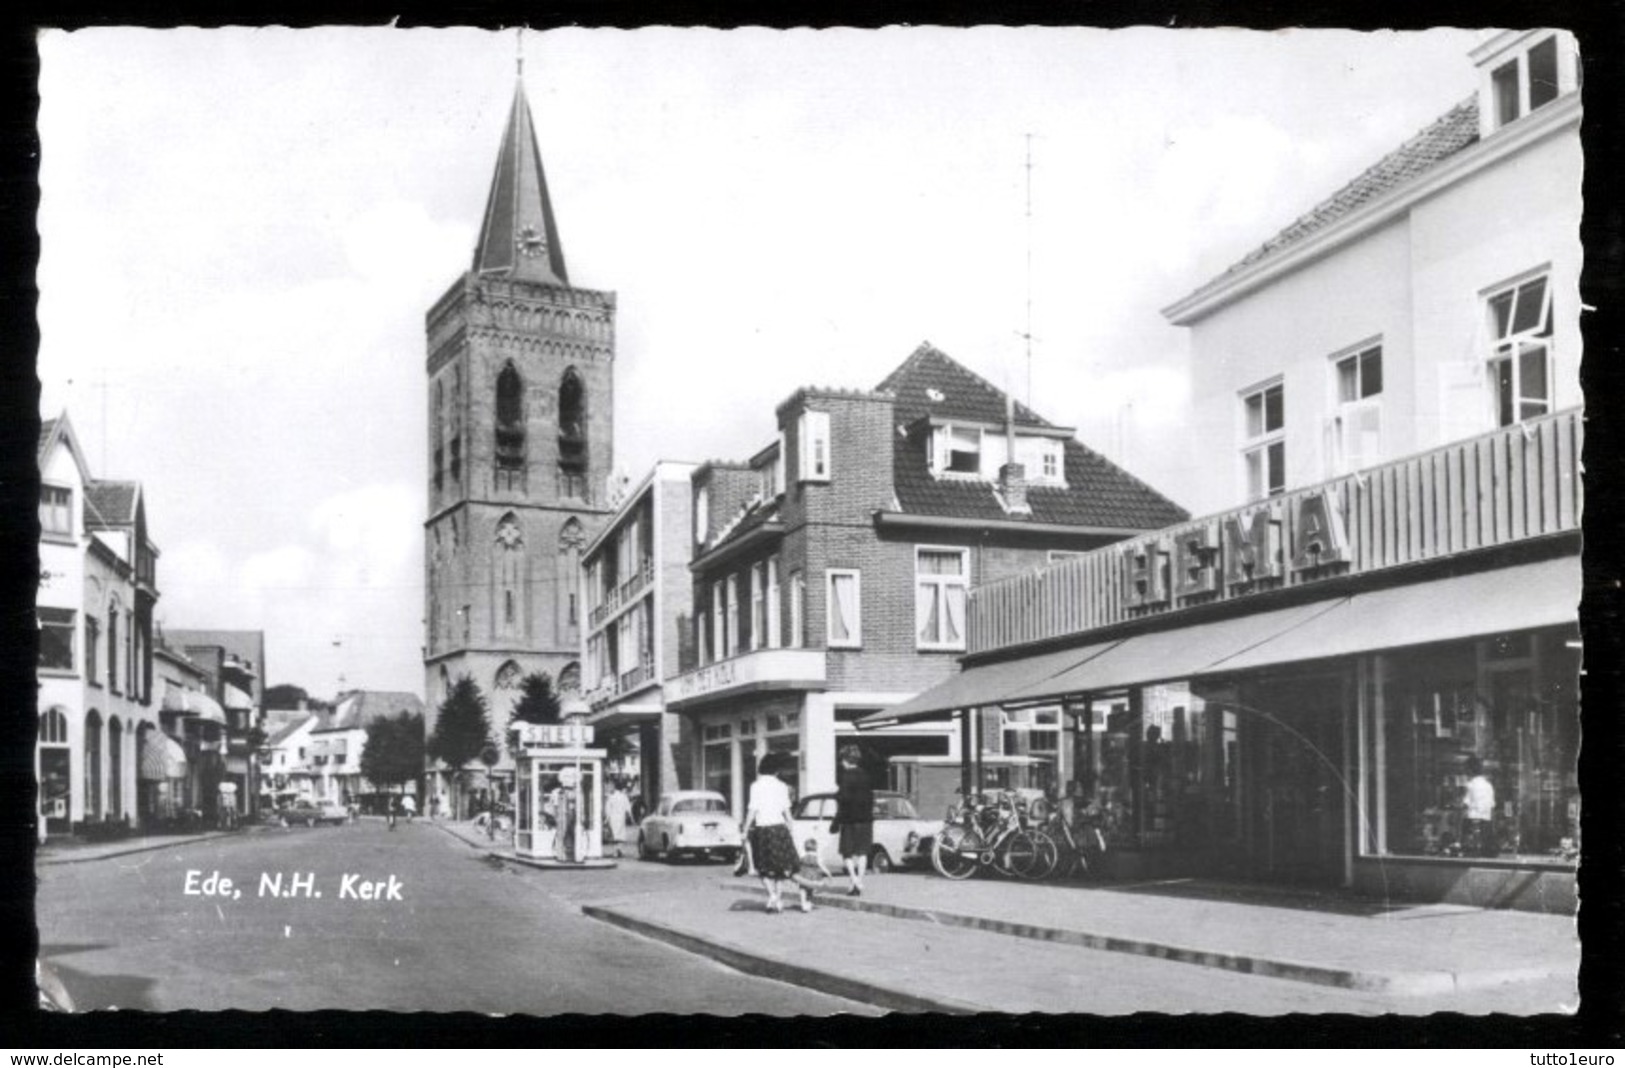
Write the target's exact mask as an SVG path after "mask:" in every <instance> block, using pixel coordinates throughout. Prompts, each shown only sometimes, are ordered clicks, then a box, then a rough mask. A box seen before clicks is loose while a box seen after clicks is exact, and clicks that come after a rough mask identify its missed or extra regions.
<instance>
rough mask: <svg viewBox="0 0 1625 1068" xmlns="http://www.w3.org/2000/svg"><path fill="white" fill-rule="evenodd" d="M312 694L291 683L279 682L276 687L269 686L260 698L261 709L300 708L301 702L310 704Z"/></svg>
mask: <svg viewBox="0 0 1625 1068" xmlns="http://www.w3.org/2000/svg"><path fill="white" fill-rule="evenodd" d="M309 700H310V694H309V693H307V692H305V688H304V687H303V686H295V685H293V684H292V683H291V682H279V683H277V684H276V685H275V686H267V687H266V688H265V694H264V696H262V697H261V698H260V707H261V708H298V707H299V702H300V701H306V702H308V701H309Z"/></svg>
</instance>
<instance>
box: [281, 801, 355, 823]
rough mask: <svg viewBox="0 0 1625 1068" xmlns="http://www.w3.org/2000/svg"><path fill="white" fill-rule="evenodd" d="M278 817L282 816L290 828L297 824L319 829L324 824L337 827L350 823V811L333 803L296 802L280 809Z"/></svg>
mask: <svg viewBox="0 0 1625 1068" xmlns="http://www.w3.org/2000/svg"><path fill="white" fill-rule="evenodd" d="M277 815H278V816H281V817H282V822H283V823H285V824H287V825H288V826H289V827H292V826H293V825H294V824H296V823H298V824H303V825H304V826H306V827H319V826H321V825H322V824H324V823H331V824H333V825H334V826H335V827H336V826H338V825H339V824H341V823H349V822H350V810H349V809H347V808H345V807H344V806H343V805H336V804H333V803H332V802H331V801H294V802H292V803H290V804H286V805H283V806H282V807H281V808H280V809H278V810H277Z"/></svg>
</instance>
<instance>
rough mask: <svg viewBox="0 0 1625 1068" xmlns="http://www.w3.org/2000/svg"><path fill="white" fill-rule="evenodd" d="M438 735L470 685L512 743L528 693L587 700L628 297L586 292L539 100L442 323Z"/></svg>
mask: <svg viewBox="0 0 1625 1068" xmlns="http://www.w3.org/2000/svg"><path fill="white" fill-rule="evenodd" d="M427 329H428V375H429V382H428V386H429V390H428V392H429V396H428V407H429V422H428V426H429V442H428V451H429V515H428V519H427V521H426V522H425V524H424V572H425V579H426V581H425V590H426V592H425V599H426V603H425V605H424V615H425V619H426V624H427V636H426V637H427V644H426V645H425V652H424V668H425V674H426V679H425V694H426V696H427V697H428V706H429V712H428V724H427V726H428V728H429V729H430V730H433V727H434V718H435V716H436V714H437V710H438V709H439V706H440V703H441V702H442V701H443V700H444V699H445V696H446V693H447V691H448V689H449V688H450V686H451V684H452V683H453V682H454V681H456V679H457V678H458V677H460V676H462V675H470V676H472V677H473V679H474V681H475V682H476V683H477V684H478V685H479V687H480V689H481V690H482V691H484V693H485V694H486V696H487V698H489V699H490V702H491V722H492V726H493V727H494V728H496V730H497V731H498V732H500V731H501V729H502V726H503V725H504V724H505V723H506V722H507V718H508V713H509V710H510V709H511V707H512V705H513V702H514V701H515V700H516V699H517V698H518V695H519V680H520V679H522V678H523V677H524V676H525V675H527V674H529V673H530V672H533V671H546V672H547V673H548V674H550V675H552V676H553V679H554V682H555V685H556V687H557V688H559V689H562V690H569V689H571V688H576V689H579V686H580V681H579V680H580V668H579V665H578V663H577V660H578V656H579V654H578V649H579V626H580V622H581V614H582V607H581V604H580V599H579V596H580V595H579V583H578V580H577V575H578V567H579V562H580V556H581V550H582V548H583V547H584V546H585V545H586V543H587V541H588V540H589V539H590V538H591V537H592V536H593V535H594V534H595V533H596V532H597V531H598V529H599V527H600V525H601V524H602V522H603V520H604V517H605V515H606V514H607V512H608V509H607V508H606V507H605V506H604V498H605V493H606V487H607V485H608V475H609V472H610V470H611V463H612V458H611V455H610V453H611V442H612V429H613V409H614V406H613V392H614V359H615V295H614V294H613V293H608V292H602V291H599V290H594V289H581V288H578V287H576V286H572V285H571V284H570V279H569V276H568V274H566V272H565V267H564V249H563V247H562V246H561V244H560V243H559V230H558V224H557V222H556V220H555V219H554V217H553V205H552V203H551V202H550V200H549V199H548V193H547V178H546V176H545V175H544V173H543V171H542V158H541V153H540V152H539V151H538V150H537V147H536V133H535V128H534V126H533V124H532V121H531V115H530V107H529V105H528V104H527V103H526V101H525V92H524V86H523V84H522V83H521V84H520V85H519V86H518V87H516V89H515V91H514V100H513V109H512V111H511V112H510V114H509V116H508V125H507V130H506V131H505V132H504V133H503V135H502V147H501V150H500V151H499V153H498V155H497V164H496V173H495V174H494V175H493V176H492V179H491V192H490V195H489V197H488V199H487V201H486V205H485V218H484V221H483V223H482V224H481V226H480V235H479V242H478V244H477V245H476V246H475V249H474V260H473V264H472V265H471V267H470V269H469V270H468V272H467V273H466V274H464V275H463V276H462V277H461V278H459V279H458V280H457V281H456V282H455V283H454V284H453V285H452V287H451V288H450V289H449V290H448V291H447V292H446V294H445V296H443V297H441V298H440V300H439V301H437V302H436V303H435V305H434V307H433V308H431V309H430V310H429V313H428V316H427Z"/></svg>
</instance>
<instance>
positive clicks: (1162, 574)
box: [1121, 488, 1349, 608]
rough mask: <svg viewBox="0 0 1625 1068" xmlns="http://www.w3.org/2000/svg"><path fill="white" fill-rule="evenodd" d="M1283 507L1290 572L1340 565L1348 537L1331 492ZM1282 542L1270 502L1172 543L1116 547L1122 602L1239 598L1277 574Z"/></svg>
mask: <svg viewBox="0 0 1625 1068" xmlns="http://www.w3.org/2000/svg"><path fill="white" fill-rule="evenodd" d="M1290 507H1291V508H1292V530H1293V532H1294V533H1295V537H1294V538H1293V552H1292V555H1291V559H1290V561H1289V562H1290V566H1291V568H1292V570H1293V571H1294V572H1295V573H1303V572H1312V571H1318V570H1319V569H1321V568H1325V567H1327V566H1329V565H1332V564H1342V563H1347V562H1348V560H1349V549H1348V536H1347V533H1346V531H1345V530H1344V528H1343V513H1342V510H1341V509H1340V508H1339V507H1338V499H1337V494H1336V491H1335V490H1333V489H1329V488H1328V489H1323V490H1320V491H1319V492H1317V493H1306V494H1304V495H1303V496H1301V497H1299V498H1297V499H1296V500H1294V501H1293V502H1291V505H1290ZM1283 541H1284V538H1283V531H1282V517H1281V512H1280V506H1279V505H1273V504H1272V505H1266V506H1264V507H1261V508H1256V509H1254V510H1252V511H1251V512H1237V513H1234V514H1231V515H1227V516H1225V517H1224V518H1223V519H1220V520H1218V521H1216V522H1213V523H1205V524H1203V525H1201V526H1198V527H1192V528H1190V529H1189V530H1183V531H1180V532H1179V533H1178V534H1176V535H1174V536H1173V537H1172V538H1169V537H1166V536H1158V537H1156V538H1152V539H1150V540H1148V541H1142V542H1136V543H1134V544H1132V545H1129V546H1127V547H1126V548H1124V549H1123V550H1121V560H1122V575H1123V593H1124V599H1125V600H1126V602H1127V603H1128V605H1129V607H1131V608H1153V607H1157V606H1161V605H1167V604H1170V603H1171V602H1172V601H1174V600H1184V599H1186V598H1189V597H1198V596H1201V595H1203V594H1212V593H1219V592H1224V593H1230V594H1239V593H1245V592H1247V591H1248V590H1249V589H1252V588H1256V586H1257V584H1258V583H1259V582H1260V581H1262V580H1265V579H1273V578H1279V577H1280V576H1281V574H1282V571H1283V569H1284V567H1285V566H1286V564H1287V563H1288V561H1287V560H1286V553H1285V549H1284V545H1283ZM1221 575H1222V576H1223V585H1222V588H1221V585H1220V576H1221ZM1313 577H1319V576H1313Z"/></svg>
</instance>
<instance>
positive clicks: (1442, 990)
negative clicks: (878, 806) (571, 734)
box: [722, 882, 1569, 997]
mask: <svg viewBox="0 0 1625 1068" xmlns="http://www.w3.org/2000/svg"><path fill="white" fill-rule="evenodd" d="M722 886H723V888H724V889H727V890H733V891H744V892H747V893H752V894H762V895H765V894H766V891H765V890H762V889H761V888H760V887H755V886H742V885H738V884H733V883H726V882H725V883H723V884H722ZM820 904H822V905H826V906H830V907H833V908H842V909H851V910H852V911H854V912H870V913H875V914H877V915H882V916H891V917H893V918H896V919H903V920H916V921H923V922H926V923H934V924H938V925H940V926H944V927H966V928H970V929H972V930H978V931H988V932H991V933H994V934H1003V935H1009V936H1011V937H1015V938H1029V939H1033V940H1035V941H1040V942H1056V943H1060V944H1064V945H1075V946H1079V947H1081V948H1084V949H1095V950H1102V951H1105V952H1109V953H1130V954H1134V955H1137V956H1142V957H1156V958H1159V959H1161V960H1168V961H1176V962H1178V963H1182V964H1193V965H1197V966H1199V967H1205V968H1218V969H1221V970H1224V971H1232V972H1238V973H1241V974H1245V975H1258V976H1265V977H1268V978H1272V979H1286V980H1290V981H1293V982H1299V983H1313V984H1316V985H1320V986H1330V987H1336V988H1338V989H1341V990H1354V991H1359V992H1361V993H1370V994H1391V995H1397V996H1404V997H1421V996H1426V995H1437V994H1451V993H1457V992H1460V991H1466V990H1482V989H1484V988H1486V987H1492V986H1501V985H1505V984H1508V983H1516V982H1526V981H1530V980H1535V979H1545V978H1550V977H1553V976H1564V975H1567V974H1569V973H1568V970H1567V969H1566V968H1540V967H1528V968H1504V969H1498V970H1497V969H1492V970H1486V971H1478V972H1450V971H1412V972H1403V971H1401V972H1378V971H1363V970H1358V969H1353V968H1338V967H1333V966H1329V965H1322V964H1309V963H1306V962H1303V961H1294V960H1288V959H1284V958H1270V957H1260V956H1255V955H1252V954H1246V953H1229V952H1220V951H1215V950H1204V949H1197V948H1194V947H1191V946H1181V945H1176V944H1174V943H1169V942H1153V941H1150V940H1148V939H1140V938H1131V937H1126V936H1122V935H1103V934H1096V933H1092V932H1088V931H1076V930H1069V929H1066V928H1060V927H1044V926H1040V925H1038V924H1027V923H1015V922H1012V921H1009V920H998V919H991V918H989V917H985V916H970V915H965V914H963V913H957V912H947V911H944V910H941V909H927V908H916V907H914V906H910V905H892V904H887V903H885V902H879V901H863V900H858V899H853V898H847V897H832V898H821V899H820Z"/></svg>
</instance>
